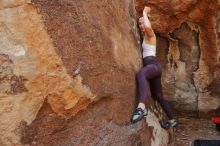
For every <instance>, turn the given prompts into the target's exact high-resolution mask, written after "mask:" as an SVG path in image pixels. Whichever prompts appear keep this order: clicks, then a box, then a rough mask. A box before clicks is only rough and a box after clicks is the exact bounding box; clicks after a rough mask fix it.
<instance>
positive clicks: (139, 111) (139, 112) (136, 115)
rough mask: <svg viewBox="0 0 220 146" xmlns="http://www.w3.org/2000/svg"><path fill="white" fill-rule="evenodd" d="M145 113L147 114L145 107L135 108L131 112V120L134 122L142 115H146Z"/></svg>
mask: <svg viewBox="0 0 220 146" xmlns="http://www.w3.org/2000/svg"><path fill="white" fill-rule="evenodd" d="M147 114H148V111H147V109H146V108H145V109H144V110H143V109H142V108H136V109H135V110H134V112H133V115H132V118H131V122H132V123H136V122H138V121H140V120H141V119H142V118H143V117H146V116H147Z"/></svg>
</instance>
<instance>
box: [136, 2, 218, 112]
mask: <svg viewBox="0 0 220 146" xmlns="http://www.w3.org/2000/svg"><path fill="white" fill-rule="evenodd" d="M135 1H136V9H137V10H138V12H139V16H141V13H142V10H143V7H144V6H145V5H149V6H150V7H151V8H152V11H151V13H150V19H151V21H152V24H153V28H154V30H155V31H156V33H157V34H158V35H157V36H158V41H157V44H158V50H157V54H158V57H159V59H160V62H161V63H162V64H163V69H164V72H163V86H164V92H165V96H166V97H167V99H168V100H169V101H170V102H172V103H173V106H174V107H175V109H177V110H180V111H190V112H191V111H199V112H202V113H214V114H215V111H216V110H218V109H219V108H220V94H219V92H218V91H219V87H220V86H219V83H220V78H219V73H220V72H219V68H220V66H219V57H220V56H219V47H217V35H216V21H217V20H216V14H217V13H216V12H217V10H218V8H219V3H218V1H217V0H187V1H184V0H166V1H164V0H135ZM216 90H218V91H216Z"/></svg>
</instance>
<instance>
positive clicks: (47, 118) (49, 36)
mask: <svg viewBox="0 0 220 146" xmlns="http://www.w3.org/2000/svg"><path fill="white" fill-rule="evenodd" d="M0 30H1V31H0V42H1V43H0V78H1V81H0V89H1V91H0V121H1V124H0V131H1V132H0V145H2V146H12V145H13V146H20V145H39V146H43V145H47V146H50V145H51V146H65V145H77V146H78V145H89V146H107V145H114V146H117V145H118V146H128V145H170V144H172V142H173V140H172V131H168V132H169V133H168V132H167V131H165V130H163V129H161V127H160V124H159V120H161V119H162V118H164V117H163V112H162V110H161V109H160V108H159V106H158V105H157V104H156V105H155V104H154V101H153V100H152V99H151V100H150V101H149V103H148V105H149V107H150V108H151V111H150V112H149V118H148V119H147V120H146V121H142V122H139V123H138V124H134V125H131V124H130V116H131V113H132V111H133V109H134V108H135V106H136V105H135V104H136V99H137V98H136V91H135V73H136V72H137V71H138V69H139V68H140V67H141V65H142V63H141V53H140V48H139V33H138V30H137V24H136V13H135V7H134V2H133V1H132V0H123V1H118V0H104V1H98V0H84V1H78V0H72V1H67V0H51V1H45V0H33V1H29V0H10V1H8V0H2V1H0Z"/></svg>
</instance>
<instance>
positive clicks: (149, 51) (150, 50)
mask: <svg viewBox="0 0 220 146" xmlns="http://www.w3.org/2000/svg"><path fill="white" fill-rule="evenodd" d="M142 48H143V58H144V57H147V56H156V45H150V44H147V43H145V41H143V43H142Z"/></svg>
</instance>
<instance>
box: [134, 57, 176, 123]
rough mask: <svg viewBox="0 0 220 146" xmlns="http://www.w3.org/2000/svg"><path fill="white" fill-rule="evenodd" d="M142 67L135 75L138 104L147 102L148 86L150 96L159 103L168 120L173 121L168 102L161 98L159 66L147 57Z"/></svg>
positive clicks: (154, 58) (160, 72)
mask: <svg viewBox="0 0 220 146" xmlns="http://www.w3.org/2000/svg"><path fill="white" fill-rule="evenodd" d="M143 61H144V62H143V63H144V67H143V68H142V69H141V70H140V71H139V72H138V73H137V76H136V78H137V84H138V95H139V102H141V103H144V104H145V102H146V100H147V96H148V89H149V87H148V86H149V85H150V91H151V95H152V96H153V97H154V98H155V99H156V100H157V101H158V102H159V103H160V105H161V106H162V108H163V109H164V111H165V113H166V114H167V117H168V118H169V120H171V119H173V113H172V110H171V108H170V106H169V104H168V102H167V101H166V100H165V99H164V97H163V91H162V85H161V75H162V71H161V65H160V63H159V62H158V61H157V59H156V57H155V56H147V57H145V58H144V59H143Z"/></svg>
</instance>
